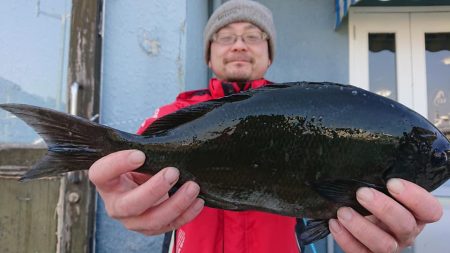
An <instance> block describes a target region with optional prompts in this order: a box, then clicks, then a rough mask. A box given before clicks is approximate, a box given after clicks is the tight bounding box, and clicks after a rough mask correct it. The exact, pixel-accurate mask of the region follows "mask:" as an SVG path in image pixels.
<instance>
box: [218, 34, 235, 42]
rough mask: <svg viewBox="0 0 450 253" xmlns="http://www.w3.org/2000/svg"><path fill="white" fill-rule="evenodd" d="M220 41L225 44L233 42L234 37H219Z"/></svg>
mask: <svg viewBox="0 0 450 253" xmlns="http://www.w3.org/2000/svg"><path fill="white" fill-rule="evenodd" d="M218 40H219V41H220V42H223V43H227V42H231V41H233V36H231V35H224V36H219V38H218Z"/></svg>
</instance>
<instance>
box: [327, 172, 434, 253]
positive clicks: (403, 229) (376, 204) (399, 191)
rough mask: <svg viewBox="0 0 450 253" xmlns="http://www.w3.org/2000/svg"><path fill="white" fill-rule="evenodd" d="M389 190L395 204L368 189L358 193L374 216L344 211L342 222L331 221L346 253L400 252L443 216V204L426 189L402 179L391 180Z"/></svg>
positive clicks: (339, 220) (382, 195) (346, 208)
mask: <svg viewBox="0 0 450 253" xmlns="http://www.w3.org/2000/svg"><path fill="white" fill-rule="evenodd" d="M387 187H388V190H389V192H390V193H391V195H392V196H393V197H394V198H395V200H394V199H393V198H391V197H389V196H387V195H385V194H383V193H381V192H379V191H377V190H375V189H371V188H366V187H363V188H360V189H359V190H358V191H357V193H356V197H357V200H358V202H359V203H360V204H361V205H362V206H364V207H365V208H366V209H367V210H369V211H370V212H371V213H372V214H373V216H369V217H363V216H361V215H360V214H359V213H357V212H355V211H354V210H353V209H351V208H348V207H344V208H340V209H339V210H338V221H336V220H334V221H330V230H331V232H332V233H333V236H334V237H335V239H336V241H337V242H338V243H339V244H340V245H341V247H342V248H343V249H344V250H345V249H346V252H347V251H348V252H359V251H362V252H363V249H364V248H365V249H367V250H370V251H372V252H395V251H398V250H400V249H402V248H404V247H406V246H409V245H411V244H412V243H413V242H414V240H415V238H416V237H417V235H418V234H419V233H420V231H422V229H423V227H424V226H425V224H426V223H429V222H434V221H437V220H439V219H440V217H441V216H442V207H441V205H440V203H439V202H438V201H437V199H436V198H434V197H433V196H432V195H431V194H430V193H429V192H427V191H426V190H424V189H423V188H421V187H419V186H417V185H415V184H413V183H411V182H408V181H405V180H402V179H390V180H389V182H388V184H387ZM400 203H401V204H400Z"/></svg>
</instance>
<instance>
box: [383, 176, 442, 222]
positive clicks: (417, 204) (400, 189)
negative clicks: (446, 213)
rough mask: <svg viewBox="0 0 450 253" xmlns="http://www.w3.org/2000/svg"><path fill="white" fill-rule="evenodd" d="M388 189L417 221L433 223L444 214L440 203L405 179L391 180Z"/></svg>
mask: <svg viewBox="0 0 450 253" xmlns="http://www.w3.org/2000/svg"><path fill="white" fill-rule="evenodd" d="M387 187H388V190H389V192H390V193H391V194H392V196H393V197H394V198H395V199H397V200H398V201H399V202H401V203H402V204H403V205H405V206H406V207H407V208H408V209H409V210H410V211H411V212H412V214H413V215H414V216H415V218H416V219H418V220H420V221H422V222H425V223H431V222H436V221H438V220H439V219H440V218H441V217H442V214H443V210H442V206H441V204H440V203H439V201H438V200H437V199H436V198H435V197H434V196H433V195H431V193H429V192H428V191H426V190H425V189H423V188H422V187H420V186H418V185H416V184H413V183H411V182H408V181H406V180H403V179H396V178H393V179H390V180H389V181H388V183H387Z"/></svg>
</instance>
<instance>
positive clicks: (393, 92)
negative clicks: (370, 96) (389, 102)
mask: <svg viewBox="0 0 450 253" xmlns="http://www.w3.org/2000/svg"><path fill="white" fill-rule="evenodd" d="M395 54H396V53H395V34H394V33H369V89H370V91H372V92H375V93H377V94H379V95H382V96H385V97H388V98H391V99H394V100H396V99H397V68H396V55H395Z"/></svg>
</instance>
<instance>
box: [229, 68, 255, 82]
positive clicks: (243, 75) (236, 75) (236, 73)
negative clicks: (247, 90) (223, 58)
mask: <svg viewBox="0 0 450 253" xmlns="http://www.w3.org/2000/svg"><path fill="white" fill-rule="evenodd" d="M250 80H251V71H249V70H245V69H238V70H233V71H230V73H229V74H228V76H227V81H229V82H247V81H250Z"/></svg>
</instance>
